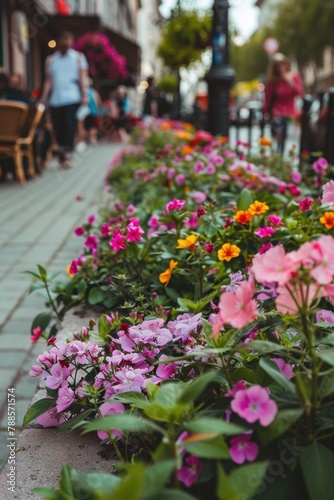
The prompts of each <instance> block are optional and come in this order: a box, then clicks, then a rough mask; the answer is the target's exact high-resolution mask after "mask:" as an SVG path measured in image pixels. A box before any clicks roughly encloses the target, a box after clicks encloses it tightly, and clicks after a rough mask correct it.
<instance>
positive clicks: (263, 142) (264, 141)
mask: <svg viewBox="0 0 334 500" xmlns="http://www.w3.org/2000/svg"><path fill="white" fill-rule="evenodd" d="M259 143H260V144H261V146H271V140H270V139H268V137H260V139H259Z"/></svg>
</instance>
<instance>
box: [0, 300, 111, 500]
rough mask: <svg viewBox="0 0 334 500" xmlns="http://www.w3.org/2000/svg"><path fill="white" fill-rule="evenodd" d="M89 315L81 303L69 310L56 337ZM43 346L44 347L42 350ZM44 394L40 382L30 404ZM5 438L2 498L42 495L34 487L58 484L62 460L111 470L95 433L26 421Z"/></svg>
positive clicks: (80, 466) (75, 327) (93, 316)
mask: <svg viewBox="0 0 334 500" xmlns="http://www.w3.org/2000/svg"><path fill="white" fill-rule="evenodd" d="M90 319H94V320H95V321H96V322H97V320H98V314H97V313H96V312H95V311H92V310H89V309H86V308H84V307H83V306H80V307H79V308H75V309H73V310H71V311H69V312H68V313H67V314H66V316H65V318H64V321H63V323H62V329H61V330H60V331H59V333H58V335H57V338H58V339H59V340H62V339H66V338H71V337H72V336H73V333H75V332H79V331H80V330H81V328H82V327H83V326H86V325H87V324H88V321H89V320H90ZM41 345H42V344H41ZM42 350H43V347H41V351H40V352H41V353H42ZM43 397H45V390H44V389H43V384H42V383H39V384H38V386H37V390H36V393H35V395H34V397H33V399H32V401H31V404H33V403H34V402H35V401H37V400H39V399H41V398H43ZM7 441H8V444H7V446H8V448H9V452H10V454H9V457H8V459H7V460H6V462H5V463H4V464H3V466H2V468H1V470H0V492H1V493H0V498H1V499H3V500H7V499H8V500H9V499H19V500H30V499H41V498H43V497H41V496H40V495H37V494H36V493H33V492H32V490H33V488H37V487H46V488H58V487H59V478H60V470H61V468H62V466H63V465H64V464H65V463H68V464H69V465H71V466H72V467H74V468H75V469H76V470H78V471H79V472H89V471H93V472H111V470H112V467H113V463H114V462H113V460H112V458H113V455H112V450H111V449H110V451H109V449H107V447H106V446H102V445H101V441H100V439H99V438H98V437H97V435H96V434H95V433H94V434H87V435H83V436H80V433H79V432H76V431H66V432H65V431H64V432H59V431H58V430H57V429H54V428H49V429H44V428H40V426H37V425H36V424H35V425H34V424H28V425H27V426H25V427H23V429H22V430H21V432H20V433H19V434H18V435H17V436H15V437H8V440H7ZM14 450H15V451H14Z"/></svg>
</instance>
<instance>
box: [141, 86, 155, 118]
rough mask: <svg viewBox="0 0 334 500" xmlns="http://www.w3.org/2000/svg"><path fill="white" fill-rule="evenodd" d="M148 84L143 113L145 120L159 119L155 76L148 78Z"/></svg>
mask: <svg viewBox="0 0 334 500" xmlns="http://www.w3.org/2000/svg"><path fill="white" fill-rule="evenodd" d="M147 83H148V87H147V88H146V90H145V96H144V103H143V113H142V114H143V118H144V120H147V119H149V117H153V118H158V90H157V88H156V87H155V85H154V78H153V76H149V77H148V78H147Z"/></svg>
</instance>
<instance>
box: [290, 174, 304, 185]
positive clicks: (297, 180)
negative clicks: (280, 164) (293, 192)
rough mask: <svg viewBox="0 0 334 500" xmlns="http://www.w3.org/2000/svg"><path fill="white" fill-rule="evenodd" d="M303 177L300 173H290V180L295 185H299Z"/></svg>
mask: <svg viewBox="0 0 334 500" xmlns="http://www.w3.org/2000/svg"><path fill="white" fill-rule="evenodd" d="M302 178H303V176H302V174H301V173H300V172H296V171H294V172H291V180H292V181H293V182H295V183H296V184H299V183H300V181H301V180H302Z"/></svg>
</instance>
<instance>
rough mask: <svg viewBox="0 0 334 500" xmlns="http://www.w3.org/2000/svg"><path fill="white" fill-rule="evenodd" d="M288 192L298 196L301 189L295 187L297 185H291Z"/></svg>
mask: <svg viewBox="0 0 334 500" xmlns="http://www.w3.org/2000/svg"><path fill="white" fill-rule="evenodd" d="M289 191H290V193H291V194H292V196H299V195H300V194H301V190H300V189H298V188H297V186H291V187H290V188H289Z"/></svg>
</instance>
